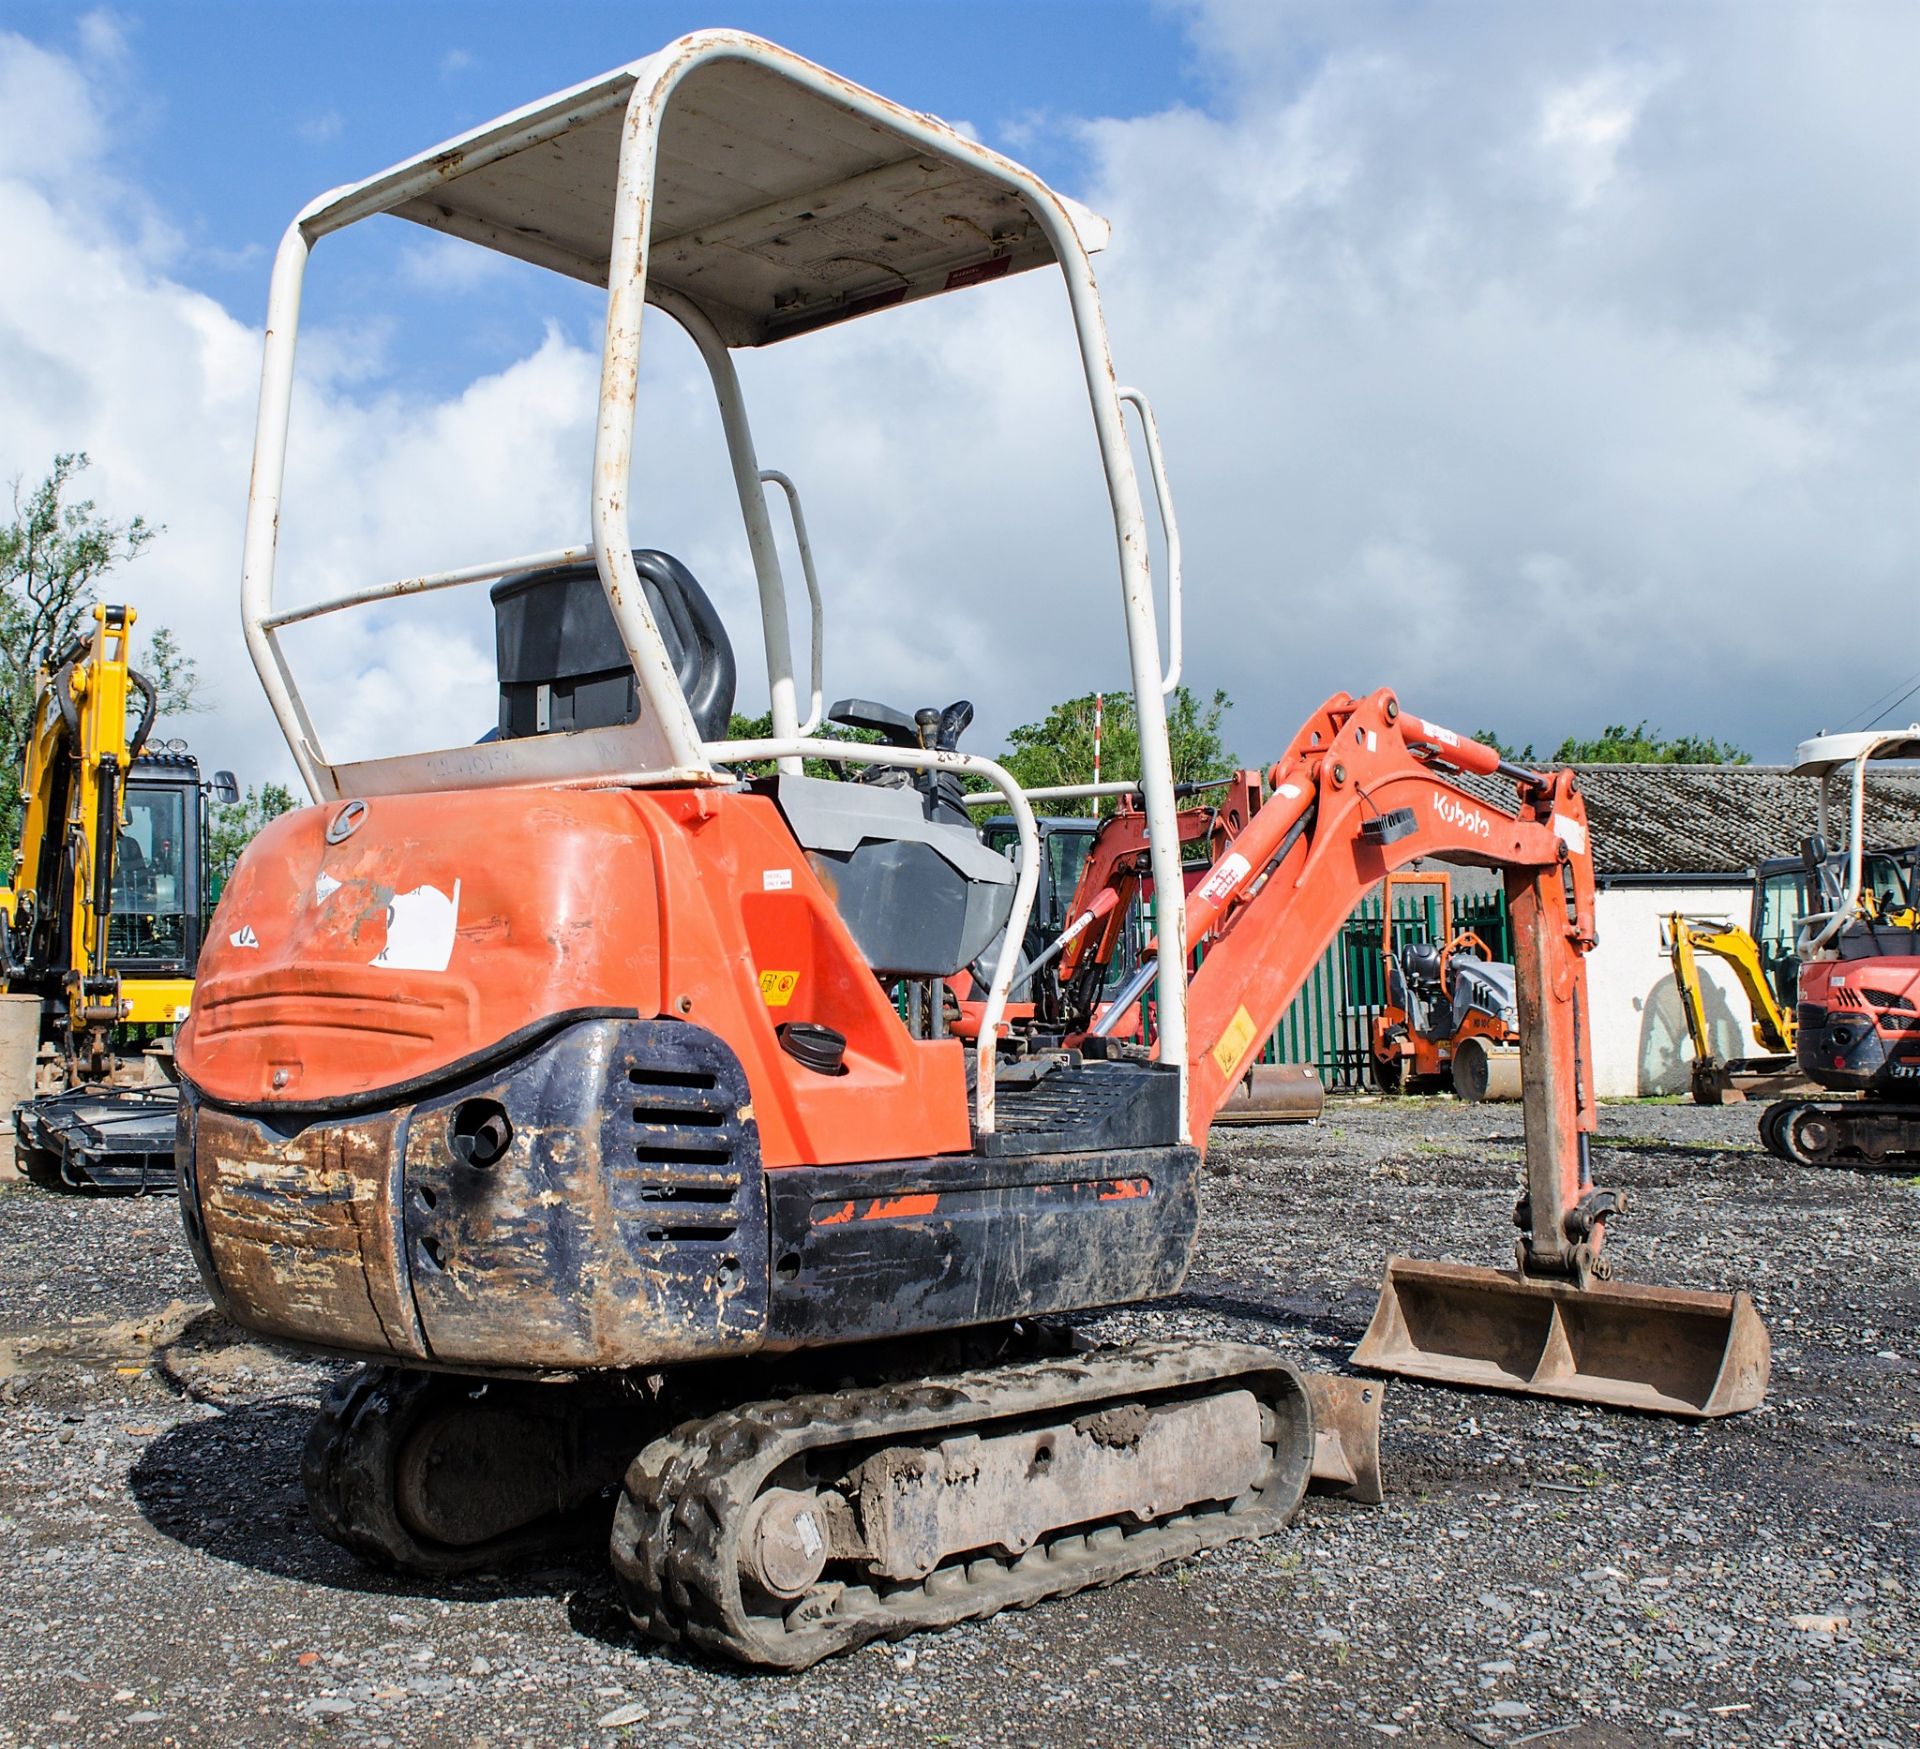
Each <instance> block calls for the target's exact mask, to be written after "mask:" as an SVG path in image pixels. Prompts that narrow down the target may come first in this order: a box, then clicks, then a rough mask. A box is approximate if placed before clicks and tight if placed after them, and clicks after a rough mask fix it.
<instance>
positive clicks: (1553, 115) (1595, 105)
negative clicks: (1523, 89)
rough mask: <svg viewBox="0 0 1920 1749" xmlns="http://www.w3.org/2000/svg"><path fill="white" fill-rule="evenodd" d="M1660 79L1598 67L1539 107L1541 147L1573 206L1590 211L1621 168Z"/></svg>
mask: <svg viewBox="0 0 1920 1749" xmlns="http://www.w3.org/2000/svg"><path fill="white" fill-rule="evenodd" d="M1659 83H1660V76H1659V75H1657V74H1655V73H1654V72H1653V71H1652V70H1651V69H1648V68H1644V67H1620V66H1607V67H1602V68H1601V69H1600V70H1599V71H1598V72H1595V73H1590V74H1588V75H1587V76H1586V77H1584V78H1581V79H1577V80H1575V81H1573V82H1571V83H1569V84H1564V85H1557V86H1555V87H1553V88H1552V89H1550V90H1549V91H1548V92H1547V93H1546V95H1545V97H1544V98H1543V99H1542V100H1541V104H1540V132H1539V139H1540V144H1541V146H1542V147H1543V148H1544V150H1545V152H1546V154H1547V156H1548V158H1549V160H1550V161H1552V162H1553V163H1554V165H1555V167H1556V168H1557V169H1558V171H1559V173H1560V174H1561V175H1562V176H1563V177H1564V178H1565V181H1566V185H1567V192H1568V196H1569V198H1570V199H1571V201H1572V203H1573V204H1574V205H1575V206H1576V207H1584V206H1591V205H1592V204H1593V203H1594V201H1596V200H1598V199H1599V198H1600V195H1601V192H1602V191H1603V190H1604V189H1605V188H1606V186H1607V184H1608V183H1610V182H1611V181H1612V180H1613V179H1614V176H1615V175H1616V174H1617V172H1618V169H1619V162H1620V154H1621V153H1622V152H1623V151H1624V150H1625V149H1626V146H1627V143H1628V141H1629V140H1631V139H1632V137H1633V130H1634V124H1635V123H1636V122H1637V121H1638V120H1639V118H1640V111H1641V108H1642V106H1643V105H1644V104H1645V102H1646V100H1647V98H1648V97H1649V96H1650V95H1651V94H1652V92H1653V90H1654V89H1655V87H1656V86H1657V85H1658V84H1659Z"/></svg>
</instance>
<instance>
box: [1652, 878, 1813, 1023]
mask: <svg viewBox="0 0 1920 1749" xmlns="http://www.w3.org/2000/svg"><path fill="white" fill-rule="evenodd" d="M1666 922H1667V939H1668V952H1669V954H1670V955H1671V957H1672V960H1673V981H1674V983H1675V984H1676V985H1677V986H1678V987H1679V990H1680V1002H1681V1006H1682V1007H1683V1008H1684V1009H1685V1010H1686V1015H1687V1031H1688V1033H1689V1035H1691V1037H1692V1039H1693V1049H1694V1054H1695V1056H1697V1057H1707V1056H1711V1055H1712V1054H1713V1044H1712V1040H1711V1038H1710V1036H1709V1034H1708V1031H1707V1019H1706V1009H1705V1005H1704V1003H1703V1001H1702V999H1701V992H1700V968H1699V965H1698V964H1697V963H1696V961H1695V959H1694V955H1695V954H1697V953H1710V954H1713V955H1715V956H1716V957H1717V958H1720V959H1723V960H1725V961H1726V962H1727V964H1728V965H1729V966H1731V967H1732V968H1733V975H1734V977H1735V978H1737V979H1738V980H1739V983H1740V988H1741V991H1742V992H1743V993H1744V994H1745V996H1746V998H1747V1004H1748V1006H1749V1007H1750V1008H1751V1009H1752V1012H1753V1042H1754V1043H1755V1044H1757V1045H1758V1046H1759V1047H1760V1048H1761V1049H1762V1050H1763V1051H1774V1052H1782V1053H1787V1054H1791V1052H1792V1050H1793V1015H1792V1014H1791V1013H1790V1012H1789V1011H1788V1010H1787V1009H1785V1008H1783V1007H1781V1005H1780V1002H1779V999H1778V998H1777V997H1776V996H1775V995H1774V993H1773V987H1772V986H1771V985H1770V984H1769V983H1768V982H1767V974H1766V970H1765V968H1764V967H1763V966H1762V965H1761V963H1760V946H1759V943H1757V942H1756V941H1755V940H1754V939H1753V937H1752V936H1751V935H1749V934H1748V933H1747V931H1746V930H1744V929H1742V928H1740V927H1739V925H1738V924H1732V923H1728V922H1727V921H1726V920H1725V919H1724V918H1719V917H1687V916H1683V915H1681V914H1680V913H1678V912H1675V913H1674V914H1673V915H1672V916H1670V917H1668V918H1667V920H1666Z"/></svg>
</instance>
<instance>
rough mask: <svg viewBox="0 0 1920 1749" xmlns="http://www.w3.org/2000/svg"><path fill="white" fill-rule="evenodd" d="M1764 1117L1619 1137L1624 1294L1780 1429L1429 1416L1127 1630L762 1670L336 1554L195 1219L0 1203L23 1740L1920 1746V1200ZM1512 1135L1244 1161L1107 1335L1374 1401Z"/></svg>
mask: <svg viewBox="0 0 1920 1749" xmlns="http://www.w3.org/2000/svg"><path fill="white" fill-rule="evenodd" d="M1752 1124H1753V1118H1752V1114H1751V1112H1749V1111H1743V1110H1741V1109H1740V1108H1738V1107H1729V1108H1724V1109H1722V1110H1718V1111H1712V1110H1699V1109H1695V1108H1693V1107H1690V1106H1669V1105H1643V1104H1639V1105H1622V1106H1614V1107H1610V1108H1608V1110H1607V1111H1606V1113H1605V1122H1604V1127H1603V1131H1602V1136H1601V1138H1600V1145H1599V1147H1598V1148H1597V1150H1596V1161H1597V1164H1598V1166H1599V1170H1600V1175H1601V1178H1602V1182H1604V1183H1610V1184H1612V1185H1613V1186H1615V1187H1618V1188H1624V1189H1627V1190H1629V1191H1631V1192H1633V1193H1634V1210H1633V1213H1632V1214H1631V1216H1629V1217H1628V1218H1626V1219H1623V1220H1622V1221H1620V1222H1619V1223H1618V1228H1619V1231H1618V1232H1617V1234H1616V1239H1615V1243H1616V1245H1617V1247H1618V1250H1619V1253H1620V1255H1621V1259H1622V1274H1623V1275H1625V1276H1631V1277H1633V1278H1635V1279H1639V1280H1647V1281H1661V1282H1666V1283H1671V1284H1674V1285H1679V1286H1697V1287H1713V1286H1719V1287H1728V1286H1744V1287H1747V1288H1749V1289H1750V1290H1751V1291H1752V1293H1753V1295H1754V1298H1755V1300H1756V1302H1757V1303H1758V1304H1759V1306H1760V1309H1761V1311H1762V1313H1763V1314H1764V1316H1765V1317H1766V1319H1767V1322H1768V1324H1769V1326H1770V1327H1771V1330H1772V1333H1773V1342H1774V1385H1773V1391H1772V1395H1771V1398H1770V1401H1769V1402H1768V1404H1767V1406H1766V1407H1765V1408H1764V1409H1763V1410H1761V1411H1759V1412H1758V1413H1756V1414H1752V1415H1748V1416H1744V1417H1741V1418H1738V1419H1736V1420H1734V1421H1729V1422H1722V1423H1718V1424H1714V1425H1706V1426H1686V1425H1681V1424H1678V1423H1673V1422H1666V1421H1656V1420H1653V1419H1649V1418H1643V1417H1636V1416H1631V1415H1624V1414H1606V1413H1600V1412H1597V1411H1589V1410H1581V1409H1575V1408H1569V1407H1556V1406H1550V1405H1546V1404H1541V1403H1534V1402H1525V1401H1519V1400H1509V1399H1505V1398H1500V1397H1496V1396H1491V1395H1475V1394H1470V1393H1464V1392H1457V1391H1451V1390H1446V1389H1441V1388H1438V1387H1433V1386H1421V1385H1415V1384H1410V1383H1402V1382H1397V1381H1396V1382H1395V1383H1393V1384H1392V1385H1391V1386H1390V1387H1389V1392H1388V1401H1387V1415H1386V1428H1385V1435H1384V1442H1383V1444H1384V1454H1385V1461H1386V1466H1387V1475H1388V1488H1389V1494H1388V1499H1387V1502H1386V1504H1384V1505H1382V1506H1378V1507H1357V1506H1352V1505H1349V1504H1346V1503H1344V1502H1339V1501H1332V1500H1322V1499H1313V1500H1310V1501H1309V1502H1308V1503H1307V1505H1306V1506H1305V1508H1304V1509H1303V1510H1302V1512H1301V1513H1300V1515H1299V1517H1298V1519H1297V1520H1296V1521H1295V1523H1294V1525H1293V1527H1292V1528H1291V1529H1290V1530H1289V1531H1288V1532H1286V1533H1284V1534H1282V1535H1280V1536H1276V1537H1273V1538H1269V1539H1267V1540H1266V1541H1264V1542H1261V1543H1257V1544H1252V1545H1247V1546H1243V1547H1241V1548H1237V1549H1233V1550H1228V1551H1223V1552H1221V1553H1218V1554H1215V1555H1211V1556H1208V1557H1205V1558H1202V1559H1199V1560H1196V1561H1191V1562H1187V1563H1183V1564H1181V1565H1178V1566H1175V1567H1172V1568H1169V1569H1166V1570H1163V1571H1162V1572H1160V1573H1157V1574H1154V1575H1151V1576H1149V1577H1146V1578H1143V1579H1138V1580H1134V1581H1132V1582H1130V1583H1128V1584H1125V1585H1122V1586H1119V1587H1116V1588H1115V1589H1113V1590H1110V1591H1104V1592H1098V1593H1093V1594H1089V1595H1083V1596H1081V1597H1078V1598H1073V1599H1069V1600H1066V1601H1063V1602H1059V1603H1054V1604H1050V1605H1046V1606H1044V1607H1042V1608H1040V1609H1036V1610H1033V1611H1031V1612H1027V1613H1023V1614H1008V1615H1003V1616H1001V1617H999V1618H997V1619H995V1620H993V1621H991V1622H986V1623H981V1624H976V1625H972V1626H967V1627H962V1628H957V1629H954V1630H952V1631H950V1632H947V1633H944V1634H939V1635H927V1636H921V1637H919V1638H918V1639H914V1640H909V1641H906V1642H904V1643H902V1644H899V1645H890V1646H877V1647H869V1648H867V1649H865V1650H863V1651H860V1652H857V1653H855V1654H853V1655H852V1656H849V1657H846V1658H842V1659H838V1660H834V1661H831V1662H829V1663H828V1664H826V1665H824V1666H822V1667H820V1668H818V1669H815V1670H813V1671H811V1672H808V1673H807V1674H805V1675H802V1676H797V1677H766V1676H750V1675H741V1674H739V1673H736V1672H732V1671H728V1670H722V1669H718V1668H714V1667H711V1666H708V1665H705V1664H702V1663H700V1662H697V1661H694V1660H690V1659H684V1658H680V1657H676V1656H670V1655H666V1654H663V1653H661V1652H659V1651H657V1650H654V1649H651V1648H649V1647H647V1646H644V1645H642V1644H640V1643H639V1642H637V1641H635V1640H634V1639H632V1638H631V1637H630V1636H629V1635H628V1634H627V1632H626V1631H625V1628H624V1625H623V1620H622V1617H621V1616H620V1613H619V1610H618V1607H617V1605H616V1604H615V1602H614V1599H613V1594H612V1590H611V1586H610V1584H609V1582H608V1580H607V1578H606V1576H605V1574H604V1573H603V1572H602V1571H600V1570H599V1569H597V1568H596V1567H594V1566H592V1565H582V1566H579V1567H565V1568H552V1569H547V1570H541V1571H533V1572H518V1573H513V1574H510V1575H505V1576H501V1577H498V1578H489V1579H486V1580H481V1581H462V1582H450V1583H442V1584H435V1585H417V1584H411V1583H407V1582H403V1581H396V1580H393V1579H391V1578H387V1577H383V1576H381V1575H378V1574H375V1573H373V1572H370V1571H368V1570H367V1569H365V1568H363V1567H361V1566H359V1565H358V1564H357V1563H356V1562H355V1561H354V1560H353V1559H352V1558H351V1557H349V1556H347V1555H346V1554H344V1553H343V1552H341V1551H340V1550H338V1549H336V1548H334V1547H333V1546H332V1545H331V1544H329V1543H327V1542H325V1541H324V1540H322V1539H321V1538H320V1536H319V1535H318V1534H317V1533H316V1532H315V1531H314V1530H313V1528H312V1527H311V1525H310V1524H309V1522H308V1519H307V1515H306V1510H305V1507H304V1505H303V1503H302V1500H301V1495H300V1489H299V1481H298V1468H297V1466H298V1453H299V1446H300V1441H301V1438H302V1436H303V1434H304V1430H305V1426H306V1421H307V1418H308V1415H309V1413H310V1410H311V1407H312V1404H313V1401H314V1398H315V1395H316V1393H317V1391H318V1390H319V1388H320V1387H321V1386H322V1384H323V1383H324V1382H325V1380H326V1378H327V1376H328V1369H327V1368H326V1367H324V1366H321V1365H318V1364H314V1363H311V1362H301V1361H294V1360H290V1359H287V1358H284V1357H282V1356H279V1355H276V1354H273V1353H271V1352H269V1351H267V1350H264V1349H261V1348H259V1347H257V1346H254V1345H252V1344H249V1343H246V1342H243V1341H241V1340H240V1339H238V1337H237V1336H236V1335H235V1334H234V1333H232V1332H230V1331H226V1330H223V1329H222V1328H221V1327H219V1326H218V1325H216V1324H215V1323H214V1322H213V1320H212V1318H211V1314H210V1313H208V1314H206V1315H204V1316H196V1314H198V1313H199V1312H200V1310H201V1308H202V1307H203V1306H204V1300H203V1298H202V1296H201V1293H200V1288H199V1283H198V1281H197V1279H196V1278H195V1276H194V1273H193V1269H192V1266H191V1264H190V1262H189V1261H188V1259H187V1256H186V1253H185V1250H184V1247H183V1246H182V1244H181V1243H180V1241H179V1239H178V1237H177V1233H176V1230H175V1218H176V1217H175V1214H174V1211H173V1208H172V1206H171V1205H170V1204H168V1203H163V1202H154V1201H141V1202H85V1201H81V1200H78V1199H74V1198H67V1197H59V1196H52V1195H48V1194H46V1193H43V1192H39V1191H34V1190H30V1189H26V1188H23V1187H19V1186H13V1187H9V1188H7V1189H5V1190H4V1191H3V1192H0V1381H4V1382H0V1531H4V1534H5V1543H4V1547H5V1551H6V1553H5V1567H6V1579H5V1584H4V1587H3V1588H0V1636H4V1643H5V1645H6V1648H7V1651H6V1655H5V1656H4V1657H0V1745H5V1746H9V1749H10V1746H12V1745H26V1744H32V1745H51V1744H59V1743H75V1744H77V1743H94V1742H100V1741H106V1740H114V1741H126V1742H128V1743H135V1744H140V1743H151V1744H155V1745H163V1744H175V1745H181V1744H187V1743H194V1742H207V1743H215V1742H220V1743H242V1742H244V1743H262V1744H265V1743H338V1744H342V1745H386V1744H401V1743H435V1744H437V1743H453V1744H469V1745H474V1746H476V1749H479V1746H485V1749H499V1746H502V1745H507V1744H528V1745H539V1746H541V1749H547V1746H551V1745H588V1744H593V1745H600V1744H611V1743H620V1742H641V1741H644V1742H647V1743H650V1744H651V1743H657V1744H672V1743H676V1742H679V1743H684V1744H686V1745H689V1746H692V1745H696V1744H698V1745H702V1746H705V1745H709V1744H714V1743H725V1744H728V1745H732V1744H754V1743H807V1744H839V1743H854V1744H866V1743H875V1744H879V1743H935V1744H939V1743H952V1744H972V1743H1010V1744H1028V1743H1032V1744H1054V1743H1074V1744H1111V1743H1122V1742H1124V1743H1128V1744H1130V1745H1138V1746H1141V1749H1146V1746H1152V1745H1160V1744H1200V1743H1241V1742H1258V1743H1260V1744H1262V1745H1274V1744H1343V1743H1349V1742H1354V1743H1358V1742H1374V1741H1377V1740H1378V1739H1379V1738H1381V1737H1395V1736H1399V1737H1404V1738H1407V1739H1418V1740H1423V1741H1435V1742H1454V1741H1467V1742H1478V1743H1481V1744H1486V1745H1494V1744H1521V1743H1527V1742H1544V1743H1548V1744H1551V1745H1553V1746H1554V1749H1561V1746H1565V1749H1575V1746H1579V1745H1589V1746H1590V1745H1614V1744H1626V1743H1645V1742H1656V1741H1662V1742H1664V1741H1667V1740H1673V1741H1680V1742H1701V1743H1728V1744H1761V1743H1842V1742H1844V1743H1901V1744H1906V1743H1911V1742H1913V1741H1915V1739H1916V1737H1920V1674H1916V1663H1920V1659H1917V1658H1916V1652H1917V1651H1920V1631H1917V1630H1920V1603H1917V1602H1916V1587H1920V1558H1917V1557H1920V1367H1917V1366H1916V1354H1917V1353H1920V1336H1916V1334H1915V1329H1916V1318H1915V1312H1916V1309H1917V1308H1916V1301H1917V1299H1920V1292H1917V1290H1916V1270H1915V1265H1914V1262H1913V1248H1912V1245H1911V1241H1910V1237H1909V1235H1910V1234H1911V1233H1912V1230H1913V1227H1914V1224H1915V1215H1916V1212H1920V1180H1917V1181H1914V1182H1908V1181H1906V1180H1905V1179H1903V1178H1902V1177H1900V1176H1897V1175H1891V1174H1886V1173H1880V1174H1870V1173H1864V1172H1844V1171H1828V1172H1817V1171H1802V1170H1798V1169H1795V1168H1791V1167H1788V1166H1785V1165H1782V1164H1780V1163H1778V1162H1776V1161H1773V1160H1771V1159H1769V1158H1767V1157H1766V1156H1765V1155H1763V1154H1762V1153H1761V1152H1760V1151H1759V1150H1758V1149H1757V1147H1755V1146H1754V1145H1753V1143H1752ZM1518 1160H1519V1119H1518V1113H1517V1111H1516V1110H1515V1109H1514V1108H1511V1107H1508V1108H1495V1107H1462V1106H1457V1105H1455V1104H1453V1103H1452V1102H1451V1101H1444V1100H1435V1101H1424V1102H1423V1101H1396V1102H1389V1103H1377V1102H1355V1103H1336V1104H1334V1105H1332V1106H1330V1107H1329V1110H1328V1114H1327V1117H1326V1118H1325V1120H1324V1121H1323V1122H1322V1123H1321V1124H1319V1125H1318V1126H1315V1127H1314V1128H1312V1129H1308V1130H1300V1129H1296V1130H1289V1131H1281V1132H1276V1133H1270V1134H1266V1135H1262V1134H1261V1133H1259V1132H1254V1131H1241V1132H1226V1133H1224V1134H1223V1135H1222V1137H1221V1139H1220V1140H1219V1141H1218V1142H1217V1143H1216V1145H1215V1148H1214V1151H1213V1154H1212V1157H1211V1159H1210V1162H1209V1178H1208V1204H1207V1214H1206V1219H1205V1224H1204V1227H1203V1231H1202V1236H1201V1242H1200V1251H1199V1255H1198V1257H1197V1259H1196V1262H1195V1266H1194V1270H1193V1274H1192V1277H1191V1280H1190V1284H1189V1290H1188V1292H1187V1293H1186V1294H1185V1295H1184V1296H1183V1297H1182V1298H1181V1299H1179V1300H1177V1301H1175V1302H1173V1303H1172V1304H1171V1305H1168V1306H1165V1307H1160V1308H1155V1309H1153V1310H1150V1311H1137V1312H1128V1313H1118V1314H1111V1315H1107V1316H1104V1317H1100V1318H1096V1319H1090V1320H1087V1321H1086V1323H1087V1327H1088V1329H1089V1330H1090V1331H1091V1332H1092V1333H1093V1334H1095V1335H1098V1336H1101V1337H1119V1336H1127V1335H1135V1334H1147V1333H1153V1334H1168V1333H1172V1332H1187V1333H1191V1334H1194V1335H1208V1336H1229V1337H1237V1338H1246V1339H1252V1340H1256V1341H1263V1342H1267V1343H1271V1344H1273V1345H1274V1346H1276V1347H1277V1348H1279V1349H1281V1350H1282V1351H1284V1352H1285V1353H1287V1354H1288V1355H1290V1356H1292V1357H1293V1358H1295V1359H1297V1360H1299V1361H1301V1362H1303V1363H1305V1364H1307V1365H1310V1366H1316V1367H1323V1368H1326V1367H1337V1366H1338V1365H1340V1364H1341V1362H1342V1361H1343V1360H1344V1357H1345V1355H1346V1353H1347V1351H1348V1350H1349V1349H1350V1347H1351V1346H1352V1344H1353V1342H1354V1341H1355V1340H1356V1339H1357V1338H1358V1336H1359V1334H1360V1332H1361V1330H1362V1329H1363V1328H1364V1327H1365V1324H1366V1320H1367V1316H1368V1313H1369V1311H1370V1309H1371V1305H1372V1300H1373V1295H1374V1292H1375V1289H1376V1287H1377V1284H1378V1280H1379V1276H1380V1270H1381V1265H1382V1263H1383V1262H1384V1260H1385V1258H1386V1256H1387V1255H1388V1253H1389V1252H1390V1251H1395V1250H1404V1251H1411V1252H1415V1253H1417V1254H1421V1255H1427V1256H1441V1257H1450V1258H1454V1259H1457V1260H1460V1261H1463V1262H1476V1263H1494V1264H1498V1263H1503V1262H1505V1261H1506V1260H1507V1248H1508V1246H1509V1244H1510V1240H1511V1232H1512V1229H1511V1227H1510V1226H1509V1225H1508V1211H1509V1210H1510V1208H1511V1205H1512V1200H1513V1188H1512V1187H1513V1184H1514V1181H1515V1178H1516V1175H1517V1168H1518Z"/></svg>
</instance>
